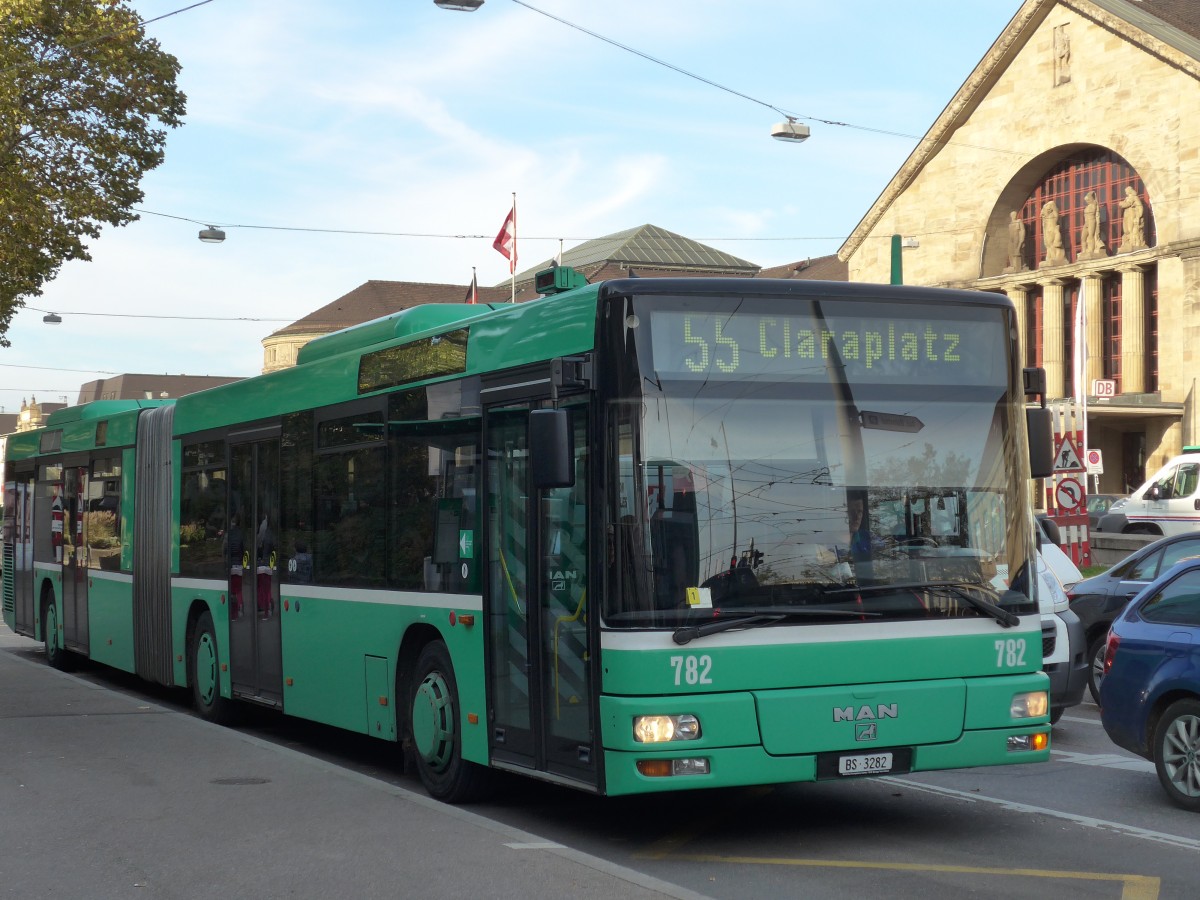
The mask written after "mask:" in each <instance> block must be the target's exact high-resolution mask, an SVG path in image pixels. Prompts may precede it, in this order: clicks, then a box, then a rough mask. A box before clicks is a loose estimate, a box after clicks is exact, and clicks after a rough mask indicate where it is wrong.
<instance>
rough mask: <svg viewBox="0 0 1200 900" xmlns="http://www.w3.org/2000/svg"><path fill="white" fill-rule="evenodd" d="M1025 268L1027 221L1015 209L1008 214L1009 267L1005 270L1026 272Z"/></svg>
mask: <svg viewBox="0 0 1200 900" xmlns="http://www.w3.org/2000/svg"><path fill="white" fill-rule="evenodd" d="M1025 268H1026V266H1025V223H1024V222H1022V221H1021V213H1020V212H1019V211H1018V210H1015V209H1014V210H1013V211H1012V212H1010V213H1009V214H1008V267H1007V268H1005V270H1004V271H1005V272H1024V271H1025Z"/></svg>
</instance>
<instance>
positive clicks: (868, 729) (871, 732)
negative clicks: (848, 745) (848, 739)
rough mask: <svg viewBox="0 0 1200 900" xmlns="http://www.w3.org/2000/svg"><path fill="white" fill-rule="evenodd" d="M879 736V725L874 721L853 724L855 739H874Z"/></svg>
mask: <svg viewBox="0 0 1200 900" xmlns="http://www.w3.org/2000/svg"><path fill="white" fill-rule="evenodd" d="M878 737H879V726H878V725H876V724H875V723H874V722H860V723H859V724H857V725H855V726H854V739H855V740H856V741H874V740H876V739H878Z"/></svg>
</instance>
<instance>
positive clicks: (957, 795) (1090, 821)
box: [879, 775, 1200, 850]
mask: <svg viewBox="0 0 1200 900" xmlns="http://www.w3.org/2000/svg"><path fill="white" fill-rule="evenodd" d="M879 780H880V781H886V782H889V783H890V784H897V785H901V786H902V787H907V788H911V789H912V790H914V791H926V792H927V793H930V794H941V795H942V796H944V797H953V798H954V799H957V800H966V801H967V802H968V803H993V804H995V805H996V806H1000V807H1003V808H1004V809H1008V810H1012V811H1013V812H1020V813H1035V814H1037V815H1042V816H1051V817H1053V818H1056V819H1065V820H1066V821H1068V822H1074V823H1075V824H1076V825H1082V826H1084V827H1085V828H1097V829H1099V830H1100V831H1111V832H1114V833H1115V834H1121V835H1125V836H1126V837H1135V838H1139V839H1141V840H1144V841H1153V842H1155V843H1157V844H1166V845H1167V846H1169V847H1179V848H1180V849H1183V850H1200V840H1195V839H1194V838H1186V837H1180V836H1179V835H1177V834H1166V833H1165V832H1162V831H1151V830H1150V829H1149V828H1138V827H1137V826H1135V825H1124V824H1122V823H1121V822H1112V821H1110V820H1108V819H1097V818H1096V817H1095V816H1080V815H1076V814H1075V813H1069V812H1063V811H1062V810H1058V809H1049V808H1047V807H1045V806H1033V805H1031V804H1028V803H1018V802H1016V801H1015V800H1005V799H1003V798H1000V797H989V796H987V795H986V794H976V793H974V792H971V793H968V792H966V791H956V790H954V789H953V788H944V787H938V786H937V785H932V784H922V783H921V782H919V781H909V780H908V779H907V778H895V777H893V776H890V775H885V776H882V777H881V778H880V779H879Z"/></svg>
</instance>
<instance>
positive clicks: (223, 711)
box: [187, 610, 233, 725]
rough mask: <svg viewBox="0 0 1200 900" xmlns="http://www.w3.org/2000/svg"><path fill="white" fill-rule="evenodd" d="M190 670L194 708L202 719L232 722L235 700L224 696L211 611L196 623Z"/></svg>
mask: <svg viewBox="0 0 1200 900" xmlns="http://www.w3.org/2000/svg"><path fill="white" fill-rule="evenodd" d="M187 668H188V683H189V684H190V685H191V687H192V705H193V706H194V707H195V708H196V712H197V713H198V714H199V715H200V718H202V719H205V720H207V721H209V722H213V723H215V724H218V725H225V724H228V723H229V722H230V721H232V719H233V701H232V700H229V699H227V698H225V697H222V696H221V659H220V656H219V654H218V652H217V635H216V632H215V631H214V630H213V621H212V613H210V612H208V611H207V610H205V611H204V612H203V613H201V614H200V618H199V619H197V620H196V627H195V629H194V630H193V632H192V639H191V641H189V642H188V655H187Z"/></svg>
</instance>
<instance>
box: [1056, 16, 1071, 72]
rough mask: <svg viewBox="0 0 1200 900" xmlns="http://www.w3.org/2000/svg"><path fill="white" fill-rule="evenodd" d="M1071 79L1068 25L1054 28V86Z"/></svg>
mask: <svg viewBox="0 0 1200 900" xmlns="http://www.w3.org/2000/svg"><path fill="white" fill-rule="evenodd" d="M1070 80H1071V38H1070V35H1068V34H1067V26H1066V25H1058V26H1056V27H1055V29H1054V86H1055V87H1057V86H1058V85H1060V84H1066V83H1067V82H1068V81H1070Z"/></svg>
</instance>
